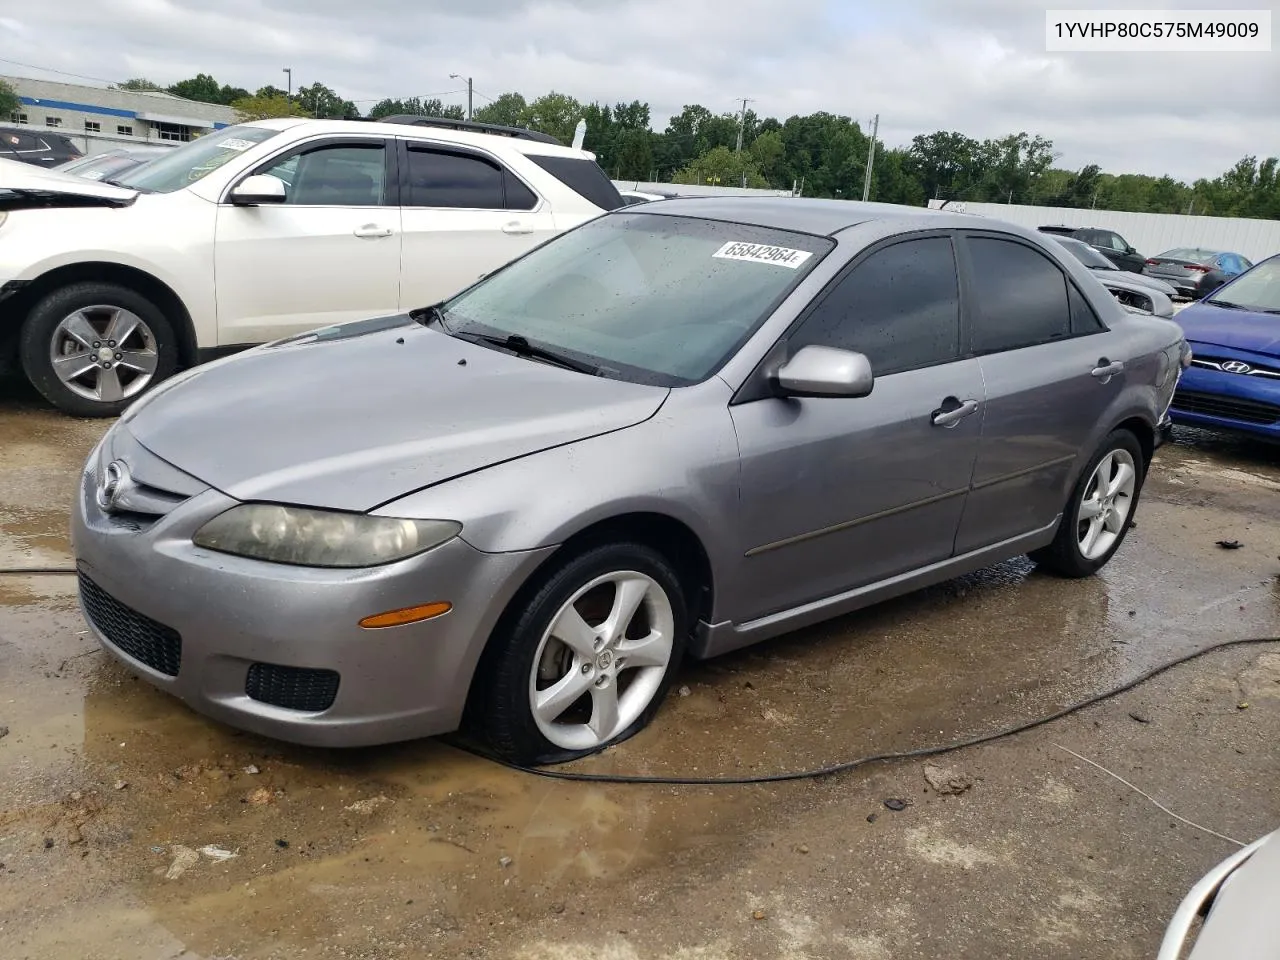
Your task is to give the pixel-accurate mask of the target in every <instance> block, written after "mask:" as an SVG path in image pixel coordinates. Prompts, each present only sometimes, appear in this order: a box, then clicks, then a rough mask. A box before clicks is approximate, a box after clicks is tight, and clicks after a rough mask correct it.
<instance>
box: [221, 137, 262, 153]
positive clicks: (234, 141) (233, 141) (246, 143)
mask: <svg viewBox="0 0 1280 960" xmlns="http://www.w3.org/2000/svg"><path fill="white" fill-rule="evenodd" d="M218 146H220V147H222V148H223V149H224V150H235V151H237V152H238V151H241V150H248V149H249V148H250V147H256V146H257V144H256V143H254V142H253V141H252V140H241V139H240V138H239V137H229V138H228V139H226V140H222V141H219V143H218Z"/></svg>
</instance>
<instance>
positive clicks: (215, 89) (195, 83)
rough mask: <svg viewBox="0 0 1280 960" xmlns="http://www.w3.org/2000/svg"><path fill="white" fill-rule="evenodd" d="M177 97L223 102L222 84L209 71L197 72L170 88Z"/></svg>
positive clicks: (206, 101) (201, 101) (207, 101)
mask: <svg viewBox="0 0 1280 960" xmlns="http://www.w3.org/2000/svg"><path fill="white" fill-rule="evenodd" d="M168 92H169V93H172V94H173V95H174V96H175V97H182V98H183V99H184V100H196V101H199V102H200V103H221V102H222V101H221V99H220V98H221V96H222V86H221V85H220V84H219V83H218V81H217V80H215V79H213V77H211V76H209V74H207V73H197V74H196V75H195V76H194V77H192V78H191V79H190V80H179V81H178V82H177V83H175V84H173V85H172V86H171V87H169V89H168Z"/></svg>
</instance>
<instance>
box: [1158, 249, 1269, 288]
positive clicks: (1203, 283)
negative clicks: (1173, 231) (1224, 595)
mask: <svg viewBox="0 0 1280 960" xmlns="http://www.w3.org/2000/svg"><path fill="white" fill-rule="evenodd" d="M1252 266H1253V263H1252V262H1251V261H1249V260H1247V259H1246V258H1244V257H1242V256H1241V255H1240V254H1238V253H1230V252H1228V251H1224V250H1205V249H1203V248H1202V247H1177V248H1175V249H1173V250H1166V251H1165V252H1164V253H1162V254H1159V255H1158V256H1154V257H1151V258H1150V259H1149V260H1147V263H1146V267H1145V268H1144V269H1143V271H1142V272H1143V273H1144V274H1145V275H1146V276H1148V277H1154V278H1156V279H1157V280H1164V281H1165V282H1166V283H1170V284H1172V285H1173V286H1174V288H1175V289H1177V291H1178V294H1179V295H1180V296H1184V297H1189V298H1191V299H1192V300H1199V299H1200V298H1201V297H1204V296H1206V295H1208V294H1210V293H1212V292H1213V291H1214V290H1217V289H1218V287H1220V286H1222V285H1223V284H1224V283H1226V282H1227V281H1228V280H1230V279H1232V278H1233V277H1238V276H1240V274H1242V273H1244V272H1245V271H1246V270H1248V269H1250V268H1251V267H1252Z"/></svg>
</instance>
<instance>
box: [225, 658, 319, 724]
mask: <svg viewBox="0 0 1280 960" xmlns="http://www.w3.org/2000/svg"><path fill="white" fill-rule="evenodd" d="M338 679H339V678H338V674H337V673H336V672H335V671H333V670H312V669H307V668H303V667H281V666H278V665H276V664H274V663H255V664H254V665H253V666H251V667H250V668H249V676H248V679H246V680H245V685H244V692H245V693H246V694H247V695H248V696H249V698H250V699H251V700H257V701H258V702H259V703H269V704H271V705H272V706H274V707H284V708H285V709H287V710H305V711H306V712H308V713H319V712H320V711H321V710H328V709H329V708H330V707H332V706H333V701H334V700H335V699H336V698H337V696H338Z"/></svg>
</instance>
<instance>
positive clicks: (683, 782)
mask: <svg viewBox="0 0 1280 960" xmlns="http://www.w3.org/2000/svg"><path fill="white" fill-rule="evenodd" d="M1263 643H1280V636H1277V637H1249V638H1246V639H1243V640H1222V641H1220V642H1218V643H1214V644H1210V645H1209V646H1207V647H1202V648H1200V649H1199V650H1194V651H1192V652H1191V653H1188V654H1184V655H1183V656H1181V657H1177V658H1175V659H1173V660H1170V661H1168V662H1166V663H1162V664H1160V665H1159V666H1156V667H1152V668H1151V669H1150V670H1147V671H1146V672H1145V673H1141V674H1139V675H1138V676H1136V677H1134V678H1133V679H1132V680H1129V681H1127V682H1125V683H1122V684H1120V685H1119V686H1117V687H1112V688H1111V689H1109V690H1104V691H1103V692H1102V693H1097V694H1094V695H1093V696H1091V697H1087V698H1085V699H1084V700H1080V701H1078V702H1077V703H1073V704H1071V705H1070V706H1067V707H1063V708H1062V709H1061V710H1058V711H1056V712H1054V713H1051V714H1049V715H1048V716H1044V717H1039V718H1037V719H1035V720H1028V721H1027V722H1025V723H1019V724H1016V725H1015V726H1012V727H1005V728H1004V729H1002V730H995V731H993V732H991V733H984V734H980V735H978V736H976V737H968V738H967V739H964V740H956V741H953V742H952V743H945V744H940V745H938V746H932V747H918V748H917V749H914V750H895V751H890V752H887V753H875V754H871V755H870V756H866V757H859V758H858V759H856V760H846V761H844V762H842V763H832V764H829V765H827V766H824V767H815V768H813V769H811V770H793V771H787V772H783V773H769V774H761V775H758V776H750V777H659V776H647V775H626V774H612V773H574V772H572V771H569V770H551V769H547V768H546V767H527V766H524V765H522V764H518V763H512V762H511V761H509V760H504V759H503V758H501V757H497V756H494V755H493V754H490V753H488V752H486V751H485V750H483V749H482V748H480V747H477V746H476V745H475V744H471V743H460V742H455V744H454V745H455V746H457V747H459V748H460V749H462V750H465V751H466V752H468V753H471V754H474V755H475V756H478V757H481V758H483V759H485V760H492V761H493V762H494V763H497V764H500V765H502V766H504V767H507V768H508V769H510V770H517V771H519V772H521V773H529V774H533V775H534V776H538V777H546V778H548V779H551V780H568V781H571V782H574V783H645V784H654V785H658V786H684V787H729V786H749V785H751V784H762V783H786V782H788V781H792V780H816V779H820V778H822V777H830V776H834V775H835V774H839V773H847V772H848V771H850V770H856V769H857V768H859V767H865V766H868V765H870V764H873V763H888V762H890V761H893V760H919V759H920V758H922V757H936V756H940V755H942V754H944V753H954V752H955V751H957V750H964V749H966V748H968V747H976V746H979V745H980V744H984V743H991V742H992V741H995V740H1003V739H1005V738H1006V737H1012V736H1014V735H1016V734H1019V733H1026V732H1027V731H1028V730H1034V729H1035V728H1036V727H1043V726H1044V725H1046V724H1049V723H1053V721H1055V720H1061V719H1062V718H1063V717H1066V716H1069V715H1071V714H1073V713H1078V712H1079V711H1081V710H1083V709H1085V708H1086V707H1091V706H1093V705H1095V704H1097V703H1101V702H1102V701H1104V700H1109V699H1111V698H1112V697H1115V696H1119V695H1120V694H1122V693H1126V692H1128V691H1129V690H1132V689H1133V688H1134V687H1137V686H1139V685H1141V684H1143V683H1146V682H1147V681H1148V680H1150V679H1152V678H1153V677H1157V676H1159V675H1160V674H1162V673H1166V672H1167V671H1169V670H1172V669H1173V668H1174V667H1177V666H1181V665H1182V664H1184V663H1189V662H1190V661H1192V660H1197V659H1199V658H1200V657H1203V656H1205V655H1206V654H1210V653H1214V652H1216V651H1218V650H1226V649H1228V648H1230V647H1243V646H1250V645H1256V644H1263Z"/></svg>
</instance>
